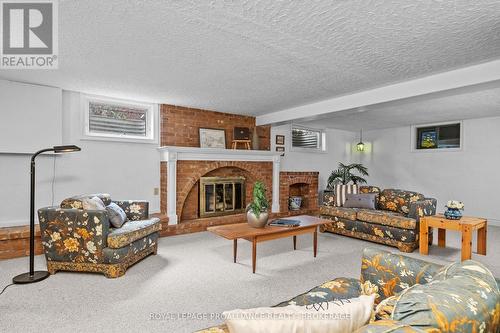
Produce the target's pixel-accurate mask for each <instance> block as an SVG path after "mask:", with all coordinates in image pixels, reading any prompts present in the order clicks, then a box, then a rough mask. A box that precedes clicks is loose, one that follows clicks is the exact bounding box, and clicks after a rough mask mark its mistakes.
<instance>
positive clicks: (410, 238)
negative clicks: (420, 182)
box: [320, 186, 437, 252]
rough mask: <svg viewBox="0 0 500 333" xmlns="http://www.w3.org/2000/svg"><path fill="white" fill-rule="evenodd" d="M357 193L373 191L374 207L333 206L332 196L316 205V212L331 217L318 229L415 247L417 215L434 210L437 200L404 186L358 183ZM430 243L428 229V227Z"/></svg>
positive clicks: (405, 248)
mask: <svg viewBox="0 0 500 333" xmlns="http://www.w3.org/2000/svg"><path fill="white" fill-rule="evenodd" d="M359 192H360V193H377V194H378V195H377V197H376V208H377V209H375V210H373V209H360V208H346V207H336V206H334V205H333V203H334V202H335V200H332V199H330V200H327V201H326V202H325V203H324V204H323V205H321V206H320V215H321V216H322V217H324V218H328V219H331V220H332V223H331V224H327V225H324V226H322V227H321V228H320V231H322V232H324V231H328V232H332V233H336V234H341V235H345V236H350V237H356V238H360V239H364V240H368V241H372V242H376V243H381V244H386V245H390V246H394V247H397V248H398V249H399V250H400V251H402V252H413V251H414V250H415V249H416V248H417V247H418V237H419V230H420V218H421V217H422V216H428V215H434V214H436V205H437V200H436V199H434V198H426V197H425V196H424V195H423V194H420V193H417V192H411V191H405V190H397V189H385V190H383V191H380V188H378V187H375V186H360V187H359ZM429 242H430V243H432V229H430V230H429Z"/></svg>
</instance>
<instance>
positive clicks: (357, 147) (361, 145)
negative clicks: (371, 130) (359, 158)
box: [356, 129, 365, 152]
mask: <svg viewBox="0 0 500 333" xmlns="http://www.w3.org/2000/svg"><path fill="white" fill-rule="evenodd" d="M356 150H357V151H360V152H362V151H364V150H365V144H364V143H363V129H360V130H359V142H358V144H357V145H356Z"/></svg>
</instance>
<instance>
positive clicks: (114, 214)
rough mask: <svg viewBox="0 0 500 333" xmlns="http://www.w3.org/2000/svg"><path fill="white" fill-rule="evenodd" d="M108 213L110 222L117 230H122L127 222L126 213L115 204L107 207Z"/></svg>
mask: <svg viewBox="0 0 500 333" xmlns="http://www.w3.org/2000/svg"><path fill="white" fill-rule="evenodd" d="M106 212H107V213H108V219H109V222H110V223H111V225H112V226H113V227H115V228H121V226H122V225H123V223H125V222H127V214H125V211H124V210H123V209H122V208H121V207H120V206H118V205H117V204H115V203H114V202H112V203H110V204H109V205H108V206H107V207H106Z"/></svg>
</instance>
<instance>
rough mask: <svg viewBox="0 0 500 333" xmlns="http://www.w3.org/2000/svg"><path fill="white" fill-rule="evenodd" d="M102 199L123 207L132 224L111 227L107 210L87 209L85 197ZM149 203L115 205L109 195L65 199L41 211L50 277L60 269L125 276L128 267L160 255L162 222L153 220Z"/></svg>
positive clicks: (129, 202)
mask: <svg viewBox="0 0 500 333" xmlns="http://www.w3.org/2000/svg"><path fill="white" fill-rule="evenodd" d="M93 197H98V198H100V199H101V200H102V202H103V203H104V204H105V205H106V206H107V205H109V204H110V203H111V202H114V203H116V204H117V205H118V206H120V207H121V208H122V209H123V210H124V212H125V214H126V216H127V219H128V221H127V222H125V223H124V224H123V225H122V226H121V227H120V228H113V227H112V225H111V224H110V221H109V218H108V215H107V212H106V210H84V209H83V204H82V200H83V199H84V198H93ZM148 210H149V203H148V202H147V201H111V197H110V195H109V194H90V195H81V196H75V197H72V198H68V199H65V200H63V202H62V203H61V205H60V207H47V208H42V209H39V210H38V217H39V221H40V229H41V237H42V244H43V247H44V251H45V257H46V259H47V269H48V271H49V273H50V274H54V273H55V272H56V271H58V270H68V271H86V272H100V273H104V274H105V276H106V277H108V278H115V277H119V276H122V275H123V274H125V271H126V270H127V268H128V267H129V266H131V265H132V264H134V263H136V262H137V261H139V260H141V259H142V258H144V257H146V256H147V255H148V254H151V253H154V254H156V252H157V248H158V237H159V234H160V230H161V223H160V219H159V218H149V212H148Z"/></svg>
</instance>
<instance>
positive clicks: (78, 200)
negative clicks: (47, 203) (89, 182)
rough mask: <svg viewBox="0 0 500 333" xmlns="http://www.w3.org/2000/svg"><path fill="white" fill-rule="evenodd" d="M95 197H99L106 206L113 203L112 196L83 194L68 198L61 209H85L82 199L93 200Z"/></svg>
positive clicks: (62, 203)
mask: <svg viewBox="0 0 500 333" xmlns="http://www.w3.org/2000/svg"><path fill="white" fill-rule="evenodd" d="M93 197H98V198H99V199H101V200H102V202H103V203H104V206H107V205H109V204H110V203H111V196H110V195H109V194H107V193H98V194H82V195H75V196H73V197H70V198H66V199H64V200H63V201H62V202H61V208H65V209H71V208H73V209H83V201H82V199H84V198H88V199H91V198H93Z"/></svg>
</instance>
